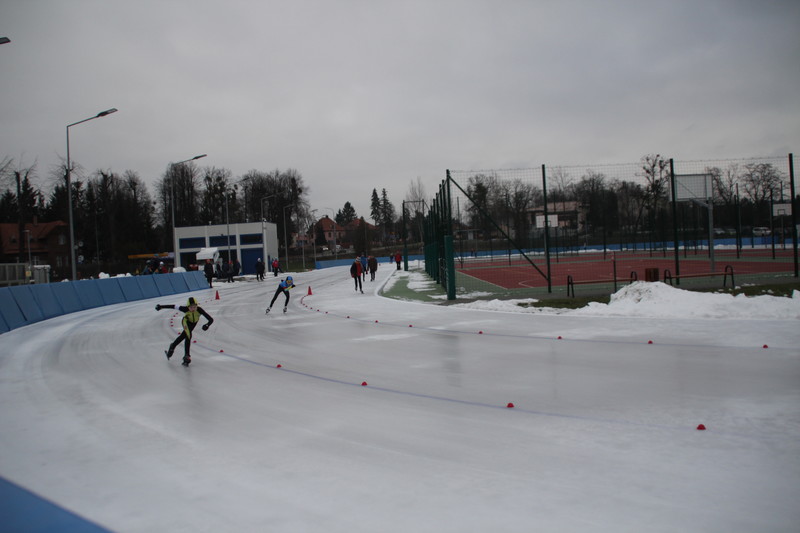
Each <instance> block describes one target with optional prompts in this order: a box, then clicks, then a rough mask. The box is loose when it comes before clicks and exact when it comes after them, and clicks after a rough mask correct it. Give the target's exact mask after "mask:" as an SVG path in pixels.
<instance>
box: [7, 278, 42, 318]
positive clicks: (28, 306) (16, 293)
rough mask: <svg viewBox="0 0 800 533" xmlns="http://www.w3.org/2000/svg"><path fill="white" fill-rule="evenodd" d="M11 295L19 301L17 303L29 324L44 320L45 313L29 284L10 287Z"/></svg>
mask: <svg viewBox="0 0 800 533" xmlns="http://www.w3.org/2000/svg"><path fill="white" fill-rule="evenodd" d="M8 290H9V291H11V296H13V297H14V300H16V301H17V305H18V306H19V308H20V309H21V310H22V314H23V316H24V317H25V320H26V321H27V322H28V324H31V323H33V322H39V321H40V320H44V315H43V314H42V310H41V309H39V306H38V305H36V301H35V300H34V299H33V293H32V292H31V288H30V287H29V286H28V285H17V286H16V287H9V288H8Z"/></svg>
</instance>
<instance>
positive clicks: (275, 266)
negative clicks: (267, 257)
mask: <svg viewBox="0 0 800 533" xmlns="http://www.w3.org/2000/svg"><path fill="white" fill-rule="evenodd" d="M280 269H281V265H280V263H278V260H277V259H273V260H272V273H273V274H275V277H276V278H277V277H278V271H280Z"/></svg>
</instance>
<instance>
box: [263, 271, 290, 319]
mask: <svg viewBox="0 0 800 533" xmlns="http://www.w3.org/2000/svg"><path fill="white" fill-rule="evenodd" d="M293 288H294V280H293V279H292V276H286V279H283V280H281V282H280V283H278V288H277V289H276V290H275V296H273V297H272V301H271V302H270V303H269V307H267V310H266V314H269V312H270V310H271V309H272V305H273V304H274V303H275V300H277V299H278V295H279V294H280V293H283V294H285V295H286V301H285V302H284V304H283V312H284V313H285V312H286V308H287V307H289V291H290V290H291V289H293Z"/></svg>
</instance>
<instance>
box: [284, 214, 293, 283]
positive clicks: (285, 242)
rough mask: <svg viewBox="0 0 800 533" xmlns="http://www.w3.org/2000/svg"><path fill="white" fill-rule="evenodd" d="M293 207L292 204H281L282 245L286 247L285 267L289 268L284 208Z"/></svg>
mask: <svg viewBox="0 0 800 533" xmlns="http://www.w3.org/2000/svg"><path fill="white" fill-rule="evenodd" d="M289 207H294V204H289V205H285V206H283V246H284V247H285V248H286V268H289V238H288V236H287V234H286V209H287V208H289Z"/></svg>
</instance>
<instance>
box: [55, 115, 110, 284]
mask: <svg viewBox="0 0 800 533" xmlns="http://www.w3.org/2000/svg"><path fill="white" fill-rule="evenodd" d="M116 112H117V108H116V107H112V108H111V109H106V110H105V111H100V112H99V113H98V114H96V115H95V116H93V117H89V118H85V119H83V120H79V121H78V122H73V123H72V124H67V210H68V211H69V254H70V262H71V263H72V279H73V281H74V280H76V279H77V278H78V267H77V264H76V263H75V227H74V224H73V221H72V182H71V179H70V178H71V174H72V168H71V163H70V158H69V129H70V128H71V127H72V126H77V125H78V124H83V123H84V122H89V121H90V120H94V119H96V118H101V117H105V116H107V115H110V114H111V113H116Z"/></svg>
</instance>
